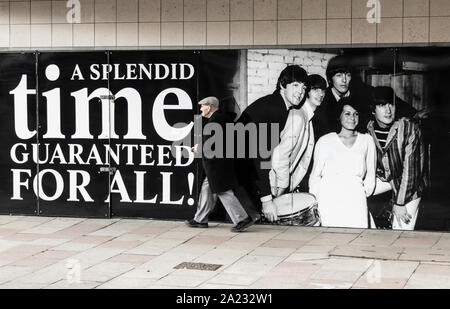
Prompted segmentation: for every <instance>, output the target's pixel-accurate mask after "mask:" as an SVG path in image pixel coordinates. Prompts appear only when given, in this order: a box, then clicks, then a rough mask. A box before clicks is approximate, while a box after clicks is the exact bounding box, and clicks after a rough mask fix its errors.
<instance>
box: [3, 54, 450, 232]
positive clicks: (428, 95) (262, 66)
mask: <svg viewBox="0 0 450 309" xmlns="http://www.w3.org/2000/svg"><path fill="white" fill-rule="evenodd" d="M0 58H1V59H0V81H1V84H0V117H1V119H0V135H1V137H2V142H3V147H1V149H0V182H1V183H0V212H1V213H2V214H28V215H31V214H35V215H44V216H45V215H47V216H77V217H98V218H105V217H106V218H108V217H114V216H116V217H143V218H160V219H191V218H194V217H196V215H198V214H196V213H197V212H198V211H199V204H201V201H200V200H199V195H201V193H202V188H204V187H203V185H204V181H205V179H208V177H209V178H211V179H208V181H209V183H210V186H212V189H213V193H214V194H218V195H219V198H218V199H216V200H214V207H212V206H208V207H210V209H208V211H206V216H205V215H204V214H203V217H204V220H206V221H205V222H207V220H218V221H224V220H226V221H228V220H231V221H233V222H234V223H237V222H235V221H236V220H240V219H242V218H243V216H244V218H245V216H247V215H249V217H250V218H251V219H252V220H253V221H257V222H262V223H268V224H288V225H292V224H293V225H307V226H318V225H322V226H330V227H350V228H386V229H392V228H394V229H410V230H442V231H447V230H449V229H450V226H449V223H448V222H449V220H450V209H449V208H448V203H449V199H450V195H449V193H448V190H447V187H446V186H447V183H448V181H449V177H450V176H449V175H450V170H449V165H448V163H447V158H448V157H449V154H450V147H449V146H450V145H449V142H450V140H449V132H450V128H449V123H450V121H449V120H450V114H449V111H450V109H449V107H448V106H449V102H450V95H449V94H448V91H447V85H448V79H449V78H450V77H448V76H449V75H450V49H448V48H438V47H414V48H413V47H410V48H348V49H307V50H306V49H302V50H294V49H249V50H208V51H194V50H184V51H175V50H171V51H165V50H159V51H95V52H29V53H2V54H1V55H0ZM216 101H217V106H218V108H217V110H220V112H221V113H222V114H226V115H227V117H225V118H224V117H222V118H220V121H219V120H218V119H219V118H218V117H213V118H212V119H213V120H214V121H211V117H212V115H213V113H214V112H215V111H216V109H215V106H216V103H215V102H216ZM199 102H200V103H201V104H199ZM204 106H206V107H208V108H203V107H204ZM205 110H207V111H206V112H205ZM211 111H212V112H211ZM202 115H203V117H202ZM217 115H219V114H216V116H217ZM216 118H217V119H216ZM225 119H226V120H225ZM213 122H217V123H220V126H215V127H214V126H210V127H208V126H207V124H208V123H209V124H211V123H213ZM219 127H220V128H219ZM227 129H229V130H227ZM193 148H195V149H193ZM211 153H212V154H213V156H212V157H211V156H209V155H210V154H211ZM218 154H219V156H218V157H217V155H218ZM216 159H217V160H216ZM208 160H209V161H208ZM217 166H219V167H220V168H217ZM208 169H209V171H208ZM211 171H212V172H211ZM208 175H209V176H208ZM228 190H232V191H233V196H234V197H233V198H236V199H237V200H238V201H239V203H240V204H241V206H242V208H243V209H244V211H245V212H240V213H239V211H238V212H233V211H231V214H230V211H229V209H228V207H229V206H230V205H233V204H230V205H228V204H227V202H226V199H223V196H222V198H221V197H220V194H221V193H223V192H226V191H228ZM224 201H225V205H223V203H224ZM222 206H224V207H222ZM197 218H199V217H198V216H197ZM239 218H240V219H239Z"/></svg>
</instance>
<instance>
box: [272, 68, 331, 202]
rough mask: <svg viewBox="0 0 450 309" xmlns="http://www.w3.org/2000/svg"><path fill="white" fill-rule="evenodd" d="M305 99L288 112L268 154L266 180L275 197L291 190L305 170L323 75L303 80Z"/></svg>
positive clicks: (322, 91) (325, 85)
mask: <svg viewBox="0 0 450 309" xmlns="http://www.w3.org/2000/svg"><path fill="white" fill-rule="evenodd" d="M306 86H307V92H306V93H307V94H306V100H305V103H304V104H303V106H302V107H301V108H300V109H293V110H291V111H290V112H289V116H288V118H287V121H286V125H285V127H284V130H283V131H282V132H281V135H280V136H281V141H280V144H279V145H278V146H277V147H275V149H274V151H273V154H272V170H271V171H270V184H271V187H272V195H274V196H275V197H277V196H280V195H281V194H283V193H285V192H286V191H288V192H293V191H294V190H295V189H296V188H297V186H298V185H299V184H300V182H301V181H302V179H303V178H304V176H305V175H306V174H307V172H308V169H309V166H310V163H311V158H312V154H313V150H314V129H313V126H312V122H311V120H312V118H313V117H314V112H315V110H316V109H317V107H319V106H320V105H321V104H322V100H323V98H324V95H325V90H326V88H327V82H326V81H325V79H324V78H323V77H322V76H320V75H317V74H313V75H310V76H308V78H307V80H306Z"/></svg>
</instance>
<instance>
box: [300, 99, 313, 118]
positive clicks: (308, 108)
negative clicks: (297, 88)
mask: <svg viewBox="0 0 450 309" xmlns="http://www.w3.org/2000/svg"><path fill="white" fill-rule="evenodd" d="M302 109H303V110H304V111H305V113H306V116H308V120H311V119H312V117H314V111H313V109H312V107H311V105H310V103H309V100H308V98H306V101H305V103H303V106H302Z"/></svg>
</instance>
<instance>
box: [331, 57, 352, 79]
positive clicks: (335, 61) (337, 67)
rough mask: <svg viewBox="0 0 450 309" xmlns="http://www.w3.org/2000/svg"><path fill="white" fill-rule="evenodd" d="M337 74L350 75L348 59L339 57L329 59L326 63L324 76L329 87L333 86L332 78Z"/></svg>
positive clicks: (350, 69)
mask: <svg viewBox="0 0 450 309" xmlns="http://www.w3.org/2000/svg"><path fill="white" fill-rule="evenodd" d="M337 73H352V68H351V65H350V59H349V58H348V57H346V56H343V55H339V56H335V57H333V58H331V59H330V61H329V62H328V65H327V70H326V75H327V80H328V83H329V84H330V86H332V85H333V82H332V78H333V76H334V75H335V74H337Z"/></svg>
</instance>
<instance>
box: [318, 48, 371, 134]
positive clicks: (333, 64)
mask: <svg viewBox="0 0 450 309" xmlns="http://www.w3.org/2000/svg"><path fill="white" fill-rule="evenodd" d="M326 76H327V80H328V85H329V86H328V89H327V90H326V92H325V98H324V99H323V103H322V104H321V106H320V107H319V108H317V110H316V113H315V116H314V120H313V126H314V133H315V137H316V140H317V139H319V138H320V137H321V136H323V135H325V134H327V133H330V132H339V130H340V125H339V124H338V123H336V119H335V117H336V114H337V113H338V109H339V108H340V107H339V104H337V103H338V102H339V101H340V100H341V99H342V98H346V97H352V99H353V101H354V102H356V103H357V104H358V105H359V107H358V110H359V126H358V131H360V132H365V130H366V125H367V122H368V121H369V115H370V111H369V103H368V102H369V100H370V89H371V87H369V86H367V85H365V84H364V83H362V81H361V80H360V79H358V78H357V74H355V72H354V70H353V69H352V66H351V59H350V57H348V56H345V55H339V56H336V57H333V58H331V59H330V61H329V62H328V65H327V69H326Z"/></svg>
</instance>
